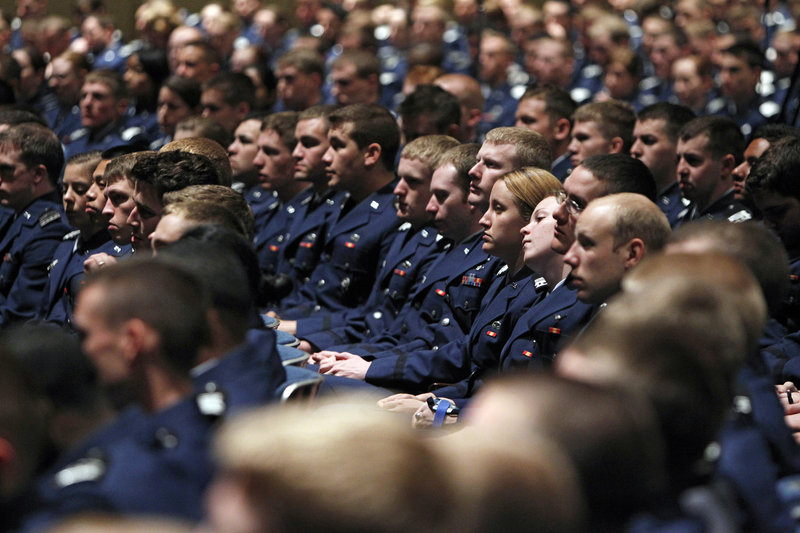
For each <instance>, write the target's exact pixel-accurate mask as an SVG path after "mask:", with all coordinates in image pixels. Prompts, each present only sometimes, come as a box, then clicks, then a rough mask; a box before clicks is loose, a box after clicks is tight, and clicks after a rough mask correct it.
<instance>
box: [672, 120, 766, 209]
mask: <svg viewBox="0 0 800 533" xmlns="http://www.w3.org/2000/svg"><path fill="white" fill-rule="evenodd" d="M743 150H744V137H743V136H742V134H741V132H740V131H739V128H738V126H737V125H736V123H735V122H733V121H732V120H730V119H727V118H723V117H699V118H696V119H694V120H692V121H690V122H688V123H687V124H686V125H684V126H683V128H682V129H681V131H680V134H679V140H678V183H679V184H680V188H681V194H682V195H683V197H684V198H686V199H687V200H690V201H691V202H692V204H691V205H690V206H689V207H688V208H687V209H686V211H685V212H684V213H682V214H681V215H680V217H679V219H680V220H679V222H678V224H685V223H687V222H689V221H691V220H695V219H699V218H707V219H710V220H717V219H719V220H728V221H730V222H744V221H746V220H750V219H751V218H752V215H751V213H750V211H749V210H748V209H747V208H746V207H745V206H744V205H742V204H741V203H739V202H737V201H736V199H735V198H734V193H733V169H734V168H735V167H736V165H737V163H738V162H739V161H741V159H742V152H743Z"/></svg>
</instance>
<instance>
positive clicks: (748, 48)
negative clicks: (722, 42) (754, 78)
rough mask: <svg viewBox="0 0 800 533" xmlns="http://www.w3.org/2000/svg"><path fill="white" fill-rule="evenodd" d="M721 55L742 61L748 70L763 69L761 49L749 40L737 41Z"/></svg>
mask: <svg viewBox="0 0 800 533" xmlns="http://www.w3.org/2000/svg"><path fill="white" fill-rule="evenodd" d="M722 53H723V54H730V55H733V56H736V57H737V58H739V59H741V60H744V61H745V62H746V63H747V64H748V65H749V66H750V68H764V54H763V53H762V52H761V48H759V46H758V45H757V44H756V43H755V42H753V41H751V40H750V39H745V40H742V41H739V42H737V43H735V44H733V45H731V46H729V47H728V48H726V49H725V50H723V51H722Z"/></svg>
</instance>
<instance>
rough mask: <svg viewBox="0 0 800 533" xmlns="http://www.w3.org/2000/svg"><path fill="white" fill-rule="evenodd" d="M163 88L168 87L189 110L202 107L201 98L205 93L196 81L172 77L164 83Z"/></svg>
mask: <svg viewBox="0 0 800 533" xmlns="http://www.w3.org/2000/svg"><path fill="white" fill-rule="evenodd" d="M162 87H166V88H167V89H169V90H170V91H172V92H174V93H175V94H176V95H178V98H180V99H181V100H183V102H184V103H185V104H186V106H187V107H188V108H189V109H196V108H197V106H199V105H200V96H202V93H203V91H202V90H201V88H200V84H199V83H198V82H197V81H196V80H193V79H190V78H182V77H180V76H170V77H169V78H167V79H166V80H165V81H164V84H163V85H162Z"/></svg>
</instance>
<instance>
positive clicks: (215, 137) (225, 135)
mask: <svg viewBox="0 0 800 533" xmlns="http://www.w3.org/2000/svg"><path fill="white" fill-rule="evenodd" d="M175 131H176V132H179V131H185V132H189V133H188V135H189V136H190V137H192V138H197V137H204V138H206V139H211V140H212V141H215V142H217V143H219V145H220V146H229V145H230V144H231V143H232V142H233V135H231V132H229V131H228V130H227V129H225V126H223V125H222V124H220V122H219V121H218V120H214V119H213V118H211V117H203V116H200V115H194V116H190V117H186V118H185V119H183V120H181V121H180V122H178V123H177V124H176V125H175ZM184 138H189V137H184ZM179 140H180V139H179Z"/></svg>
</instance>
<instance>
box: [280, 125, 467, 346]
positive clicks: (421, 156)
mask: <svg viewBox="0 0 800 533" xmlns="http://www.w3.org/2000/svg"><path fill="white" fill-rule="evenodd" d="M457 145H458V141H456V140H455V139H454V138H452V137H447V136H444V135H428V136H423V137H418V138H417V139H415V140H413V141H411V142H410V143H408V144H407V145H406V146H405V147H404V148H403V152H402V155H401V157H400V164H399V166H398V171H397V173H398V177H399V181H398V183H397V186H396V187H395V190H394V194H395V195H396V196H397V206H398V208H397V217H398V219H399V220H400V221H401V222H403V223H402V224H401V226H400V227H399V228H398V230H397V234H396V236H395V238H394V240H393V242H392V245H391V247H390V248H389V251H388V252H387V254H386V257H385V259H384V260H383V262H382V264H381V270H380V272H379V273H378V276H377V278H376V280H375V285H374V286H373V288H372V291H371V294H370V297H369V299H368V300H367V301H366V302H365V304H364V305H362V306H359V307H357V308H356V309H353V310H350V311H346V312H344V313H325V314H322V316H319V315H320V313H318V314H316V315H315V316H312V317H309V318H306V319H300V320H299V321H298V323H297V326H296V328H295V335H297V336H298V338H301V339H304V340H306V341H307V342H308V343H310V345H311V346H309V348H316V349H319V348H323V349H324V348H326V347H328V346H332V345H338V344H346V343H350V342H357V341H359V340H361V339H363V338H364V337H366V336H369V335H370V334H371V333H372V332H376V333H377V332H380V331H383V330H384V329H385V328H386V326H388V324H390V323H391V321H392V320H394V318H395V317H396V316H397V313H398V312H399V311H400V309H401V308H402V306H403V304H404V303H405V301H406V298H407V297H408V295H409V293H410V292H411V290H412V288H413V286H414V284H415V283H416V281H417V280H418V279H419V278H421V276H422V273H423V272H424V271H425V269H426V268H427V265H428V264H429V263H430V262H431V261H432V260H433V259H434V257H435V256H436V255H438V253H439V251H440V250H441V248H440V247H439V246H438V245H437V242H438V241H439V239H440V238H441V237H440V236H438V235H437V232H436V230H435V229H434V228H433V227H432V226H431V224H430V222H431V216H430V214H429V213H427V211H426V206H427V204H428V200H429V199H430V182H431V176H432V174H433V171H434V169H435V168H436V167H437V166H439V160H440V159H441V158H442V156H443V154H444V153H445V152H446V151H447V150H448V149H450V148H453V147H454V146H457ZM351 328H352V329H351Z"/></svg>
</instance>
